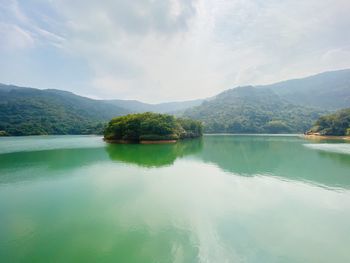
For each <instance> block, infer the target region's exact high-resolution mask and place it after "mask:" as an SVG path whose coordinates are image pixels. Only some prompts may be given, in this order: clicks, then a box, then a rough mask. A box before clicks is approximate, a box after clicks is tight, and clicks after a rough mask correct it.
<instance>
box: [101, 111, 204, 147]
mask: <svg viewBox="0 0 350 263" xmlns="http://www.w3.org/2000/svg"><path fill="white" fill-rule="evenodd" d="M201 135H202V124H201V123H200V122H199V121H193V120H189V119H180V118H175V117H174V116H172V115H168V114H158V113H151V112H146V113H138V114H129V115H126V116H121V117H117V118H114V119H112V120H111V121H110V122H109V123H108V125H107V127H106V129H105V131H104V138H105V139H106V140H125V141H141V140H149V141H161V140H178V139H184V138H195V137H200V136H201Z"/></svg>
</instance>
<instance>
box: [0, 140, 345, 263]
mask: <svg viewBox="0 0 350 263" xmlns="http://www.w3.org/2000/svg"><path fill="white" fill-rule="evenodd" d="M0 261H1V262H11V263H12V262H123V263H124V262H214V263H224V262H258V263H264V262H266V263H267V262H268V263H271V262H276V263H277V262H278V263H280V262H293V263H294V262H308V263H309V262H318V263H319V262H332V263H335V262H341V263H344V262H350V143H345V142H342V141H321V142H314V141H306V140H304V139H302V138H300V137H298V136H268V135H265V136H263V135H260V136H253V135H250V136H239V135H217V136H214V135H212V136H204V137H203V138H202V139H195V140H189V141H182V142H178V143H176V144H169V145H136V144H129V145H109V144H106V143H104V142H103V141H102V138H101V137H97V136H38V137H18V138H13V137H8V138H0Z"/></svg>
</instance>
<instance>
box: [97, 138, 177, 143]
mask: <svg viewBox="0 0 350 263" xmlns="http://www.w3.org/2000/svg"><path fill="white" fill-rule="evenodd" d="M103 140H104V141H105V142H107V143H114V144H172V143H176V142H177V140H159V141H151V140H141V141H131V140H108V139H103Z"/></svg>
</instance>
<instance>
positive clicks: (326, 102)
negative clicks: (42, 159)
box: [0, 69, 350, 135]
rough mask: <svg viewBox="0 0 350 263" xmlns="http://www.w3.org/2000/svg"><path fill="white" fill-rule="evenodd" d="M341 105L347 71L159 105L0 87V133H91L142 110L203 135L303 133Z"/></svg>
mask: <svg viewBox="0 0 350 263" xmlns="http://www.w3.org/2000/svg"><path fill="white" fill-rule="evenodd" d="M346 107H350V69H345V70H338V71H330V72H325V73H321V74H318V75H314V76H310V77H306V78H302V79H293V80H287V81H282V82H278V83H275V84H270V85H260V86H255V87H252V86H246V87H237V88H234V89H230V90H227V91H224V92H222V93H220V94H218V95H217V96H215V97H212V98H208V99H206V100H192V101H184V102H168V103H160V104H148V103H143V102H140V101H136V100H94V99H89V98H85V97H82V96H78V95H75V94H73V93H71V92H67V91H60V90H52V89H47V90H39V89H33V88H23V87H17V86H13V85H4V84H0V135H3V134H5V133H7V134H10V135H30V134H87V133H96V132H101V130H102V128H103V127H104V125H105V123H106V121H107V120H109V119H111V118H112V117H114V116H120V115H125V114H128V113H139V112H145V111H151V112H159V113H174V114H177V115H182V116H184V117H190V118H194V119H198V120H201V121H203V122H204V125H205V126H204V129H205V132H207V133H215V132H230V133H292V132H304V131H306V130H308V129H309V128H310V126H311V125H312V123H313V122H314V121H315V120H316V119H317V118H318V117H319V116H320V115H323V114H328V113H332V112H333V111H335V110H338V109H341V108H346Z"/></svg>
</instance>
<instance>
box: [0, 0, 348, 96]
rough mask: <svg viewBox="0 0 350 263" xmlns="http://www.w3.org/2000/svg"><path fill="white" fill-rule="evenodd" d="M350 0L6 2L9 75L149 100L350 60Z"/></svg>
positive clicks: (10, 79) (0, 72)
mask: <svg viewBox="0 0 350 263" xmlns="http://www.w3.org/2000/svg"><path fill="white" fill-rule="evenodd" d="M349 12H350V1H349V0H211V1H210V0H104V1H101V0H21V1H20V0H17V1H16V0H0V82H2V83H6V84H9V83H12V84H17V85H22V86H31V87H37V88H58V89H64V90H70V91H73V92H76V93H78V94H81V95H87V96H90V97H94V98H120V99H139V100H143V101H146V102H160V101H171V100H187V99H193V98H203V97H208V96H212V95H215V94H216V93H218V92H220V91H222V90H225V89H228V88H232V87H235V86H237V85H245V84H265V83H271V82H275V81H279V80H284V79H289V78H295V77H303V76H307V75H310V74H314V73H318V72H322V71H327V70H334V69H341V68H350V15H349Z"/></svg>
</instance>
